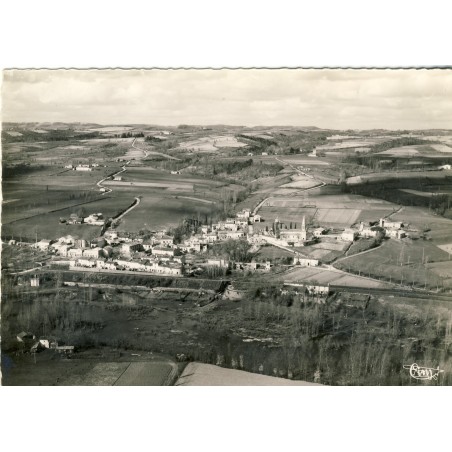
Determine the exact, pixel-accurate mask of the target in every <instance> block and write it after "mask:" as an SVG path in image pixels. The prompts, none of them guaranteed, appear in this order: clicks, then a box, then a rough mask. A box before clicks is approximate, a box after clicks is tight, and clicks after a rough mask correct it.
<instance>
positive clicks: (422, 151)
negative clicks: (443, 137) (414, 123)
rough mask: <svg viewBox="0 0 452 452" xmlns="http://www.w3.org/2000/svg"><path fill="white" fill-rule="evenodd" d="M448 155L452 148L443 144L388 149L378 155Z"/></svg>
mask: <svg viewBox="0 0 452 452" xmlns="http://www.w3.org/2000/svg"><path fill="white" fill-rule="evenodd" d="M438 152H440V153H446V155H447V153H450V152H452V147H449V146H447V145H445V144H431V145H416V146H401V147H398V148H392V149H388V150H387V151H382V152H379V153H378V154H380V155H389V156H391V157H419V156H425V157H429V156H432V154H437V153H438Z"/></svg>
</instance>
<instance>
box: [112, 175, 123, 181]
mask: <svg viewBox="0 0 452 452" xmlns="http://www.w3.org/2000/svg"><path fill="white" fill-rule="evenodd" d="M113 180H115V181H122V176H115V177H113Z"/></svg>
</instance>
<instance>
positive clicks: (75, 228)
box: [2, 196, 133, 240]
mask: <svg viewBox="0 0 452 452" xmlns="http://www.w3.org/2000/svg"><path fill="white" fill-rule="evenodd" d="M132 202H133V198H129V197H118V196H116V197H108V196H105V197H102V198H100V199H99V198H97V199H96V198H95V199H94V200H93V201H92V202H91V201H90V200H87V201H84V200H83V199H82V200H81V201H80V204H78V201H73V204H72V205H73V207H65V208H63V209H57V210H54V211H47V212H45V213H40V214H35V215H31V216H29V217H27V218H24V219H19V220H17V221H13V222H9V223H4V224H3V228H2V236H4V237H8V238H9V237H10V236H14V238H16V239H18V238H19V237H23V238H28V239H35V237H36V235H37V237H38V240H40V239H57V238H59V237H62V236H65V235H68V234H70V235H72V236H73V237H75V238H84V239H92V238H94V237H97V236H99V234H100V230H101V226H91V225H87V224H76V225H68V224H66V223H60V222H59V219H60V218H66V219H67V218H69V216H70V215H71V214H72V213H78V214H83V216H87V215H90V214H91V213H98V212H101V213H102V214H103V216H104V218H109V217H114V216H115V215H117V214H118V213H120V212H121V211H123V210H125V209H126V208H127V207H128V206H130V205H131V204H132ZM77 204H78V205H77Z"/></svg>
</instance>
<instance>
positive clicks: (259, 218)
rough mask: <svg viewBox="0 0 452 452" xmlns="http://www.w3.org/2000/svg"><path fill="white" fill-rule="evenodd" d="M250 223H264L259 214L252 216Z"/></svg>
mask: <svg viewBox="0 0 452 452" xmlns="http://www.w3.org/2000/svg"><path fill="white" fill-rule="evenodd" d="M250 221H251V222H253V223H260V222H261V221H262V217H261V216H260V215H258V214H256V215H252V216H250Z"/></svg>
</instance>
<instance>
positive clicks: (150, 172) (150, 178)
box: [106, 167, 225, 191]
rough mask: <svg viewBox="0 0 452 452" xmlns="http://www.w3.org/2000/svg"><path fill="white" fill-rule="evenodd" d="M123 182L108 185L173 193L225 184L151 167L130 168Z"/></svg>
mask: <svg viewBox="0 0 452 452" xmlns="http://www.w3.org/2000/svg"><path fill="white" fill-rule="evenodd" d="M121 177H122V182H116V181H107V182H106V185H117V186H121V185H122V186H125V185H130V184H133V185H136V186H142V187H146V186H148V187H156V188H159V187H160V188H166V189H169V190H172V191H177V190H178V189H180V190H181V191H186V190H192V191H193V190H198V191H199V190H203V189H204V190H210V189H212V188H215V187H221V186H224V185H225V184H224V183H223V182H221V181H216V180H211V179H207V178H202V177H199V176H190V175H186V174H183V175H182V174H171V173H170V172H169V171H161V170H156V169H154V168H150V167H128V168H127V171H125V172H124V173H122V174H121Z"/></svg>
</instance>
